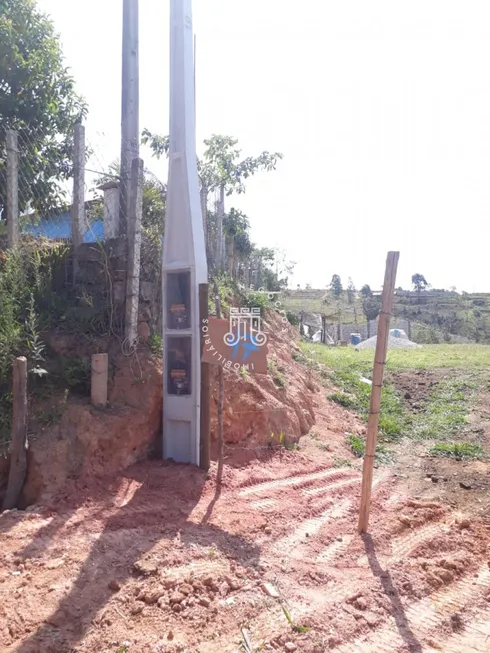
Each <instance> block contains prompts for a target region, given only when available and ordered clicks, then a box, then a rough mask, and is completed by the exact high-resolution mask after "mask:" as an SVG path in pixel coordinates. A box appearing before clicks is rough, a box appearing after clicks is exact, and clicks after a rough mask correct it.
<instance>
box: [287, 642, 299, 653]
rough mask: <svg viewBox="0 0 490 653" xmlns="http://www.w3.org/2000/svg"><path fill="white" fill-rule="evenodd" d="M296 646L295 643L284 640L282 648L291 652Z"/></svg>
mask: <svg viewBox="0 0 490 653" xmlns="http://www.w3.org/2000/svg"><path fill="white" fill-rule="evenodd" d="M297 648H298V647H297V646H296V644H293V642H286V643H285V644H284V650H285V651H289V653H293V651H296V650H297Z"/></svg>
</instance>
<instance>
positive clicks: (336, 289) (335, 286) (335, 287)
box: [329, 274, 343, 299]
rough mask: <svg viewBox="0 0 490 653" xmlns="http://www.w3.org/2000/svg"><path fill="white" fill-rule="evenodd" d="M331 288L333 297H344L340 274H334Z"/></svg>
mask: <svg viewBox="0 0 490 653" xmlns="http://www.w3.org/2000/svg"><path fill="white" fill-rule="evenodd" d="M329 288H330V292H331V293H332V295H333V296H334V297H336V298H337V299H338V298H339V297H341V296H342V291H343V288H342V281H341V279H340V277H339V275H338V274H334V275H333V276H332V280H331V281H330V286H329Z"/></svg>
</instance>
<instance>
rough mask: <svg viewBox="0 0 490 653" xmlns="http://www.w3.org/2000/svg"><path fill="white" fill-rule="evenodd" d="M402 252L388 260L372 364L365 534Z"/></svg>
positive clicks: (363, 494)
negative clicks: (396, 284) (391, 319)
mask: <svg viewBox="0 0 490 653" xmlns="http://www.w3.org/2000/svg"><path fill="white" fill-rule="evenodd" d="M399 256H400V253H399V252H388V257H387V259H386V271H385V280H384V284H383V295H382V298H381V311H380V314H379V320H378V335H377V338H376V350H375V354H374V365H373V383H372V386H371V403H370V408H369V418H368V426H367V436H366V452H365V454H364V463H363V468H362V488H361V506H360V510H359V532H360V533H365V532H366V531H367V528H368V524H369V509H370V505H371V489H372V484H373V466H374V455H375V453H376V439H377V435H378V423H379V411H380V407H381V388H382V385H383V374H384V366H385V362H386V352H387V350H388V336H389V333H390V317H391V311H392V307H393V294H394V290H395V281H396V271H397V268H398V258H399Z"/></svg>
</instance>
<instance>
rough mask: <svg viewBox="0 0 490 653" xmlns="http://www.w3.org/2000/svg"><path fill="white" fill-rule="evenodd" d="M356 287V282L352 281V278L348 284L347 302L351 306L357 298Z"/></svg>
mask: <svg viewBox="0 0 490 653" xmlns="http://www.w3.org/2000/svg"><path fill="white" fill-rule="evenodd" d="M356 292H357V290H356V286H355V285H354V282H353V281H352V277H349V281H348V284H347V301H348V302H349V304H353V303H354V299H355V298H356Z"/></svg>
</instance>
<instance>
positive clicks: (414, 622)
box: [333, 563, 490, 653]
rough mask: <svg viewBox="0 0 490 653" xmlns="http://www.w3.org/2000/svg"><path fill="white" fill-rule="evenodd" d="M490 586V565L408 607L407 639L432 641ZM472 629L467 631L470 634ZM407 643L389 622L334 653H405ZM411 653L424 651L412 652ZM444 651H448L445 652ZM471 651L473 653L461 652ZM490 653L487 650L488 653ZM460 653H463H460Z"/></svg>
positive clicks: (405, 618) (404, 621) (343, 645)
mask: <svg viewBox="0 0 490 653" xmlns="http://www.w3.org/2000/svg"><path fill="white" fill-rule="evenodd" d="M489 586H490V569H489V568H488V564H486V563H485V564H484V565H482V567H480V569H479V571H478V574H477V576H476V578H475V575H474V574H472V575H470V576H467V577H466V578H462V579H461V580H459V581H456V582H455V583H453V584H452V585H451V586H450V587H444V588H442V589H440V590H437V591H436V592H434V593H433V594H431V595H429V596H426V597H424V598H423V599H421V600H419V601H416V602H414V603H411V604H409V605H408V606H407V607H406V608H405V611H404V612H405V614H404V617H403V620H402V621H403V624H404V630H405V632H406V637H408V629H410V630H411V631H412V633H413V636H412V637H411V639H412V640H413V642H416V641H419V642H420V640H421V639H422V637H424V636H425V638H426V637H430V635H431V633H432V632H433V631H437V632H439V633H440V627H441V625H442V624H443V622H444V621H445V620H447V619H449V618H450V617H451V615H452V614H454V613H455V612H457V611H458V612H462V611H465V610H467V609H468V608H469V607H471V605H472V603H473V602H474V601H475V599H477V598H479V597H480V596H481V595H482V594H483V592H484V590H485V589H486V588H488V587H489ZM470 628H471V627H468V628H467V630H469V632H470V633H471V630H470ZM406 645H407V641H406V639H403V637H402V635H401V634H400V632H399V631H398V630H397V627H396V624H394V623H393V621H390V622H389V623H387V624H386V625H385V626H383V627H382V628H380V629H377V630H375V631H373V633H372V634H371V635H370V636H369V637H368V638H358V639H356V640H354V641H352V642H349V643H346V644H342V645H340V646H338V647H337V648H335V649H333V650H334V651H337V652H338V653H358V651H363V653H364V652H365V653H379V652H381V651H383V652H386V653H396V652H397V651H402V650H403V651H405V650H406ZM412 650H416V651H419V650H422V649H421V648H420V647H419V648H413V649H412ZM442 650H445V649H442ZM461 650H468V651H470V650H471V649H461ZM487 651H488V649H487ZM458 653H460V652H458Z"/></svg>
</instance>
